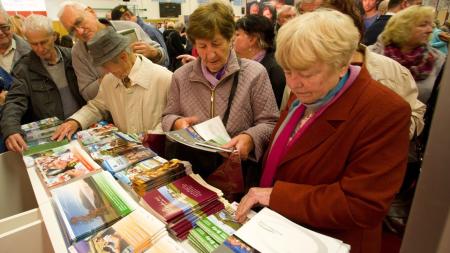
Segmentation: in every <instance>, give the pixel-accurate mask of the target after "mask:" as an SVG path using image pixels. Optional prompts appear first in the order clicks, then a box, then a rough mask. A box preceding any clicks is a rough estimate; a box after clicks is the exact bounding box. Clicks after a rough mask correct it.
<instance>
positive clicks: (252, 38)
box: [248, 34, 259, 47]
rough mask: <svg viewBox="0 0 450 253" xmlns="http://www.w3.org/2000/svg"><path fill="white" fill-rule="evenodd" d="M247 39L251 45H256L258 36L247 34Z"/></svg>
mask: <svg viewBox="0 0 450 253" xmlns="http://www.w3.org/2000/svg"><path fill="white" fill-rule="evenodd" d="M248 39H249V41H250V45H252V47H257V46H258V40H259V37H258V36H257V35H250V34H249V35H248Z"/></svg>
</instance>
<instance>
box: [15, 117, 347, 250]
mask: <svg viewBox="0 0 450 253" xmlns="http://www.w3.org/2000/svg"><path fill="white" fill-rule="evenodd" d="M58 122H59V121H58V120H57V119H56V118H53V119H47V120H44V121H41V122H35V123H30V124H27V125H24V127H23V129H25V130H27V131H29V130H30V129H31V131H32V129H34V130H37V131H42V130H45V129H50V128H52V127H55V126H57V124H59V123H60V122H59V123H58ZM184 130H185V131H184V133H188V135H189V136H191V137H192V136H195V138H193V140H195V141H193V142H190V144H189V145H194V146H199V145H197V144H195V143H196V142H198V141H201V142H203V143H206V142H207V143H213V144H214V147H212V148H210V149H212V150H214V151H213V152H219V151H221V149H220V146H222V145H223V144H225V143H226V142H228V141H229V136H228V134H227V133H226V130H225V127H224V126H223V124H222V122H221V120H220V118H218V117H216V118H214V119H211V120H209V121H206V122H203V123H201V124H198V125H196V126H193V127H192V128H189V129H184ZM216 130H217V131H216ZM191 131H192V132H191ZM175 132H176V131H175ZM171 133H172V134H173V132H170V133H168V136H169V135H171ZM30 136H31V135H30ZM77 137H78V140H75V141H71V142H68V141H67V140H66V141H63V142H50V143H44V144H42V145H38V146H36V147H34V148H35V150H34V151H33V152H32V153H31V154H29V155H27V156H24V161H25V162H26V164H27V166H35V167H36V168H35V169H36V170H37V172H38V175H39V176H40V177H41V179H42V182H43V185H45V186H46V187H47V188H48V189H49V193H50V194H51V196H52V203H53V206H54V208H55V211H56V214H57V218H58V221H59V223H60V227H61V232H62V233H63V236H64V238H65V240H66V245H68V246H70V247H69V251H70V252H78V253H84V252H150V253H152V252H154V253H156V252H169V253H170V252H180V253H184V252H186V249H185V247H186V246H187V245H184V246H183V245H182V244H180V241H182V240H185V239H187V242H188V243H189V245H190V246H191V247H192V249H194V250H195V251H197V252H202V253H203V252H204V253H210V252H333V253H347V252H349V250H350V246H349V245H347V244H345V243H344V242H342V241H340V240H337V239H334V238H331V237H328V236H325V235H322V234H319V233H316V232H314V231H311V230H309V229H306V228H304V227H302V226H300V225H298V224H296V223H294V222H291V221H290V220H288V219H286V218H285V217H283V216H281V215H280V214H278V213H276V212H274V211H272V210H270V209H269V208H264V209H262V210H261V211H260V212H259V213H257V214H256V215H254V216H253V217H252V216H249V218H250V219H249V220H247V221H246V222H245V223H244V224H243V225H242V224H240V223H238V222H237V221H236V220H234V212H235V210H236V208H237V203H233V204H231V205H230V204H229V203H227V202H226V200H224V199H223V198H222V196H223V193H222V191H221V190H220V189H217V188H215V187H213V186H211V185H209V184H208V183H206V182H205V181H204V180H203V179H202V178H201V177H200V176H199V175H197V174H189V175H186V171H187V169H186V167H185V163H184V162H181V161H179V160H176V159H172V160H170V161H167V160H165V159H164V158H162V157H159V156H158V155H157V154H155V153H154V152H153V151H151V150H150V149H148V148H145V147H144V146H142V144H141V143H140V142H139V140H142V138H141V137H142V136H140V135H128V134H125V133H121V132H119V131H118V129H117V128H116V127H115V126H113V125H111V124H101V125H96V126H94V127H93V128H90V129H88V130H85V131H81V132H78V133H77ZM191 141H192V140H191ZM192 143H194V144H192ZM208 145H209V144H208ZM199 147H200V149H203V148H205V147H204V146H199ZM217 147H219V148H217ZM208 149H209V148H208ZM99 164H101V166H100V165H99ZM102 167H103V169H104V170H102ZM113 175H114V176H115V177H116V178H117V180H119V181H120V182H121V183H122V185H123V186H124V187H122V186H121V185H120V184H119V183H118V181H117V180H116V179H115V178H114V177H113ZM133 190H134V191H135V192H136V193H138V195H139V196H141V198H139V197H138V196H137V195H133V194H131V195H130V192H127V191H133ZM132 195H133V196H134V198H139V199H136V200H135V199H134V198H133V197H132ZM138 203H139V204H140V205H142V206H140V205H139V204H138ZM174 238H175V240H174Z"/></svg>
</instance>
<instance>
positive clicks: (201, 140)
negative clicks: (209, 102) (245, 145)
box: [166, 116, 233, 152]
mask: <svg viewBox="0 0 450 253" xmlns="http://www.w3.org/2000/svg"><path fill="white" fill-rule="evenodd" d="M166 136H167V137H168V138H170V139H171V140H173V141H176V142H179V143H181V144H184V145H186V146H189V147H192V148H196V149H201V150H204V151H208V152H232V151H233V150H232V149H226V148H222V146H223V145H225V144H226V143H227V142H229V141H230V140H231V138H230V136H229V135H228V132H227V130H226V129H225V126H224V125H223V122H222V120H221V119H220V117H219V116H217V117H215V118H212V119H210V120H207V121H204V122H202V123H200V124H197V125H194V126H192V127H188V128H184V129H179V130H175V131H171V132H166Z"/></svg>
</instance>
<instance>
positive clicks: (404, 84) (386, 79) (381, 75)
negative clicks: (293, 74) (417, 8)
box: [281, 47, 426, 139]
mask: <svg viewBox="0 0 450 253" xmlns="http://www.w3.org/2000/svg"><path fill="white" fill-rule="evenodd" d="M362 49H363V50H364V65H365V67H366V68H367V70H368V71H369V74H370V76H371V77H372V79H374V80H376V81H378V82H380V83H381V84H383V85H384V86H386V87H388V88H389V89H391V90H392V91H394V92H395V93H397V94H398V95H399V96H401V97H402V98H403V99H405V100H406V102H408V104H409V105H410V107H411V125H410V128H409V138H410V139H411V138H412V137H413V136H414V133H416V135H419V134H420V133H421V132H422V130H423V127H424V120H423V116H424V114H425V110H426V106H425V104H423V103H422V102H420V100H419V99H418V95H419V92H418V89H417V85H416V82H415V81H414V78H413V77H412V75H411V73H410V72H409V70H408V69H407V68H405V67H403V66H402V65H401V64H400V63H398V62H396V61H394V60H392V59H391V58H388V57H386V56H383V55H380V54H377V53H373V52H371V51H369V50H368V49H367V48H366V47H362ZM290 92H291V90H290V89H289V87H288V86H287V85H286V88H285V90H284V94H283V101H282V103H281V108H284V107H285V106H286V103H287V101H288V99H289V94H290Z"/></svg>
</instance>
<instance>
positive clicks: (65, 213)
mask: <svg viewBox="0 0 450 253" xmlns="http://www.w3.org/2000/svg"><path fill="white" fill-rule="evenodd" d="M51 194H52V196H53V201H54V203H55V206H56V210H57V212H58V214H59V218H60V220H61V224H62V226H63V228H64V231H65V234H66V235H67V237H68V240H69V242H70V243H73V242H76V241H79V240H81V239H84V238H86V237H88V236H90V235H92V234H94V233H96V232H98V231H100V230H101V229H103V228H105V227H107V226H109V225H112V224H113V223H114V222H116V221H118V220H119V219H120V218H122V217H125V216H126V215H128V214H129V213H131V212H132V211H134V210H135V209H136V207H137V203H136V202H135V201H134V200H133V199H132V198H131V197H130V196H129V195H128V193H126V192H125V191H124V190H123V189H122V187H121V186H120V185H119V184H118V183H117V182H116V180H115V179H114V178H113V177H112V176H111V174H109V173H108V172H105V171H103V172H100V173H97V174H94V175H92V176H90V177H87V178H83V179H81V180H77V181H75V182H72V183H70V184H66V185H63V186H61V187H59V188H55V189H53V190H51Z"/></svg>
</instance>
